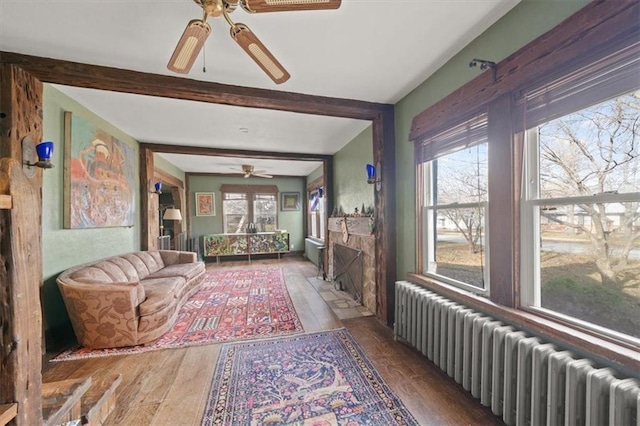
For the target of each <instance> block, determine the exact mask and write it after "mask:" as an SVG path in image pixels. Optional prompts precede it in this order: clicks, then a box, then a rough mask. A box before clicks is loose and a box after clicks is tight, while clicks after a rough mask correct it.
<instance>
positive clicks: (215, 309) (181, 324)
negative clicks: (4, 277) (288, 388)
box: [52, 268, 304, 361]
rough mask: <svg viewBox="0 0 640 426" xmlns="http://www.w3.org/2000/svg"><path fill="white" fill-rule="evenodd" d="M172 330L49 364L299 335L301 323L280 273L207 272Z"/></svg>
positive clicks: (69, 354)
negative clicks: (153, 338)
mask: <svg viewBox="0 0 640 426" xmlns="http://www.w3.org/2000/svg"><path fill="white" fill-rule="evenodd" d="M205 274H206V275H205V278H204V284H203V285H202V288H201V289H200V290H199V291H198V292H197V293H196V294H194V295H193V296H191V298H190V299H189V300H188V301H187V302H185V304H184V305H183V306H182V308H181V309H180V312H179V314H178V318H177V320H176V323H175V325H174V326H173V328H172V329H171V330H170V331H168V332H167V333H165V334H164V335H163V336H162V337H160V338H159V339H158V340H156V341H154V342H152V343H148V344H143V345H138V346H130V347H124V348H113V349H94V350H92V349H87V348H81V347H77V348H74V349H70V350H67V351H65V352H63V353H61V354H60V355H58V356H56V357H55V358H53V359H52V361H68V360H74V359H84V358H96V357H103V356H109V355H130V354H138V353H142V352H148V351H154V350H160V349H171V348H184V347H187V346H197V345H206V344H211V343H219V342H226V341H234V340H248V339H258V338H264V337H274V336H281V335H288V334H294V333H300V332H302V331H304V330H303V328H302V323H301V322H300V318H299V317H298V314H297V313H296V310H295V309H294V307H293V302H292V301H291V297H290V295H289V292H288V291H287V287H286V284H285V280H284V275H283V273H282V269H280V268H271V269H266V268H262V269H209V270H207V271H206V272H205Z"/></svg>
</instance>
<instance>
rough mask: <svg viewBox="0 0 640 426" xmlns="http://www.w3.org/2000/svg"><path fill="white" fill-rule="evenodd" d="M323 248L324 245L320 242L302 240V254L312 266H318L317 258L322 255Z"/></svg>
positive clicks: (307, 239) (318, 260)
mask: <svg viewBox="0 0 640 426" xmlns="http://www.w3.org/2000/svg"><path fill="white" fill-rule="evenodd" d="M323 248H324V245H323V244H322V243H320V242H317V241H315V240H312V239H310V238H305V239H304V254H305V256H306V257H307V259H309V260H310V261H311V262H313V264H314V265H316V266H318V265H319V264H320V259H319V258H318V256H320V254H321V253H322V251H321V249H323Z"/></svg>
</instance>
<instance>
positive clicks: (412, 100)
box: [395, 0, 589, 279]
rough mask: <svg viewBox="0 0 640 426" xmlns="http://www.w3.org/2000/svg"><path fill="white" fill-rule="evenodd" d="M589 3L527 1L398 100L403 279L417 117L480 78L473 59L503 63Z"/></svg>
mask: <svg viewBox="0 0 640 426" xmlns="http://www.w3.org/2000/svg"><path fill="white" fill-rule="evenodd" d="M587 3H589V1H587V0H580V1H571V0H563V1H558V0H552V1H542V0H523V1H522V2H521V3H519V4H518V5H517V6H516V7H514V8H513V9H512V10H511V11H510V12H509V13H507V14H506V15H505V16H503V17H502V19H500V20H499V21H498V22H496V23H495V24H494V25H493V26H491V27H490V28H489V29H487V30H486V31H485V32H484V33H482V34H481V35H480V36H479V37H478V38H476V39H475V40H474V41H472V42H471V43H469V44H468V45H467V46H466V47H465V48H464V49H462V51H460V52H459V53H458V54H457V55H456V56H454V57H453V58H452V59H451V60H450V61H448V62H447V63H446V64H445V65H444V66H443V67H442V68H440V69H439V70H438V71H436V72H435V73H434V74H433V75H432V76H431V77H429V78H428V79H427V80H426V81H425V82H423V83H422V84H421V85H420V86H418V87H417V88H416V89H415V90H413V91H412V92H411V93H410V94H408V95H407V96H405V97H404V98H403V99H402V100H401V101H400V102H398V103H397V104H396V105H395V114H396V179H397V180H396V200H397V202H396V215H397V219H396V220H397V223H398V228H397V239H396V241H397V251H396V267H397V276H398V278H399V279H402V278H404V277H405V276H406V274H407V273H408V272H414V270H415V245H416V236H415V225H414V224H415V223H416V217H415V198H416V197H415V180H414V167H413V145H412V143H411V142H409V130H410V128H411V120H412V119H413V117H414V116H416V115H417V114H419V113H420V112H422V111H423V110H425V109H426V108H428V107H429V106H431V105H433V104H434V103H436V102H437V101H439V100H440V99H442V98H444V97H446V95H448V94H449V93H451V92H453V91H455V90H456V89H458V88H459V87H461V86H463V85H464V84H465V83H467V82H468V81H470V80H472V79H473V78H475V77H476V76H477V75H478V73H479V72H480V71H479V70H478V69H477V68H469V62H470V61H471V59H473V58H481V59H488V60H492V61H494V62H500V61H501V60H503V59H505V58H506V57H507V56H509V55H510V54H512V53H514V52H516V51H517V50H518V49H520V48H521V47H522V46H524V45H525V44H527V43H528V42H530V41H532V40H533V39H535V38H537V37H538V36H540V35H542V34H544V33H545V32H547V31H549V30H550V29H552V28H553V27H555V26H556V25H557V24H559V23H560V22H561V21H563V20H564V19H566V18H567V17H569V16H570V15H572V14H574V13H575V12H577V11H578V10H579V9H581V8H582V7H584V6H585V5H586V4H587Z"/></svg>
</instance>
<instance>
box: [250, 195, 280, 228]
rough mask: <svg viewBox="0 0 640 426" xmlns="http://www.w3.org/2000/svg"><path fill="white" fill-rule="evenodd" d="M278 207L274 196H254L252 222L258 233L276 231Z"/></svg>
mask: <svg viewBox="0 0 640 426" xmlns="http://www.w3.org/2000/svg"><path fill="white" fill-rule="evenodd" d="M277 219H278V205H277V195H276V194H254V196H253V221H254V222H255V223H256V228H257V229H258V231H260V232H272V231H275V230H276V223H277V222H278V220H277Z"/></svg>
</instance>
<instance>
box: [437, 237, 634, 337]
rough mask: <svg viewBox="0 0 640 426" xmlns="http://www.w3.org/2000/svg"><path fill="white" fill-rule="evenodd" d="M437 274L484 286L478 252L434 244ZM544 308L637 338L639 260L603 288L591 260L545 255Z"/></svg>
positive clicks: (580, 256)
mask: <svg viewBox="0 0 640 426" xmlns="http://www.w3.org/2000/svg"><path fill="white" fill-rule="evenodd" d="M436 260H437V263H438V269H437V271H438V274H440V275H444V276H446V277H449V278H453V279H456V280H459V281H462V282H465V283H468V284H472V285H475V286H477V287H482V269H481V267H480V265H481V262H482V254H481V253H472V252H471V251H470V250H469V247H468V245H467V244H464V243H451V242H438V249H437V259H436ZM540 261H541V281H542V292H541V299H542V303H541V304H542V307H543V308H546V309H550V310H553V311H556V312H559V313H562V314H564V315H567V316H570V317H573V318H578V319H581V320H584V321H587V322H590V323H593V324H597V325H600V326H603V327H606V328H609V329H612V330H615V331H618V332H621V333H625V334H628V335H630V336H634V337H638V338H640V261H637V260H634V261H631V260H630V261H629V263H630V265H632V266H635V267H633V268H632V269H629V270H627V271H626V272H625V273H624V274H620V275H619V276H618V278H619V279H620V280H621V282H622V283H623V284H622V287H621V288H620V289H616V288H611V287H606V286H604V285H602V282H601V280H600V274H599V273H598V268H597V267H596V265H595V260H594V258H593V256H591V255H588V254H570V253H555V252H543V253H542V255H541V259H540Z"/></svg>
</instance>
